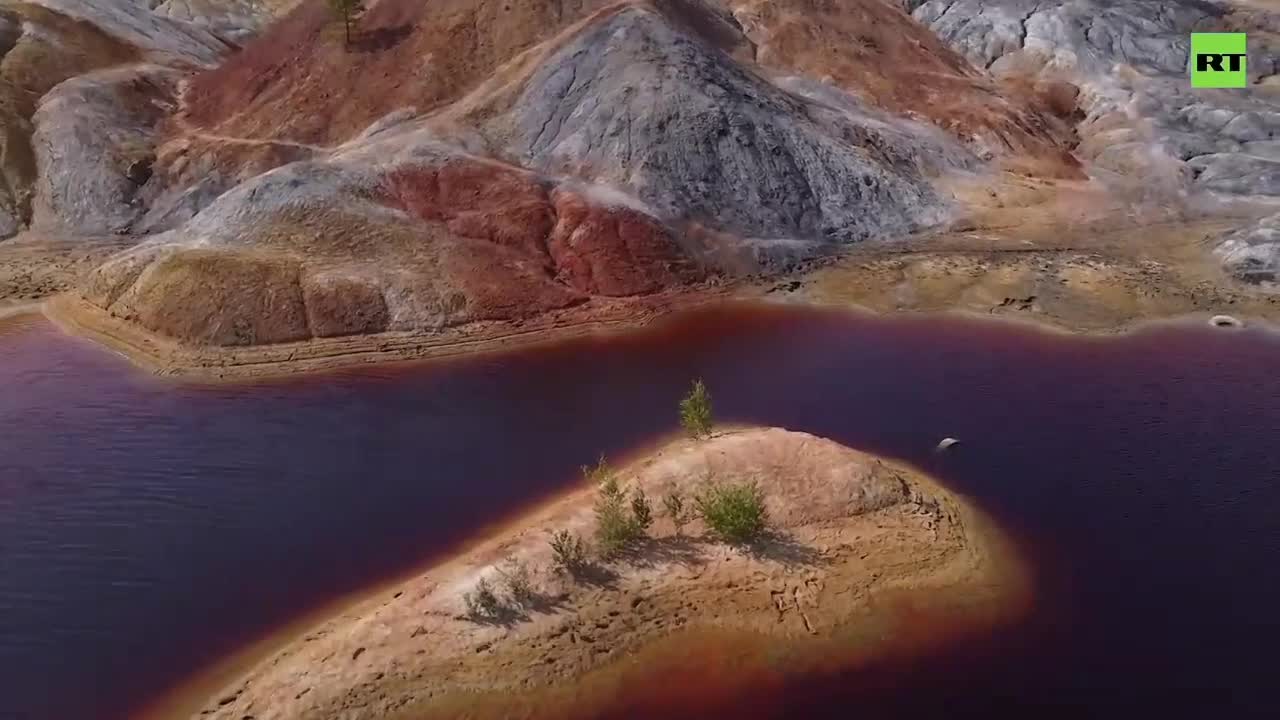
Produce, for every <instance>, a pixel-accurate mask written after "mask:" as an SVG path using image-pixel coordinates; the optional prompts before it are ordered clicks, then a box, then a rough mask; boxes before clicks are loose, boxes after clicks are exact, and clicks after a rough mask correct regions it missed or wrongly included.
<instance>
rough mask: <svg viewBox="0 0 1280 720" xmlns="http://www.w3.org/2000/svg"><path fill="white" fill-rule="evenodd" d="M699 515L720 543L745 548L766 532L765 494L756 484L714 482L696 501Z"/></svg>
mask: <svg viewBox="0 0 1280 720" xmlns="http://www.w3.org/2000/svg"><path fill="white" fill-rule="evenodd" d="M694 506H695V507H696V508H697V511H698V516H699V517H701V518H702V521H703V522H704V523H706V525H707V529H708V530H710V531H711V533H712V534H713V535H715V536H716V537H718V538H719V539H720V540H722V541H724V542H727V543H730V544H733V545H742V544H746V543H750V542H752V541H753V540H756V539H758V538H759V537H760V535H761V534H762V533H763V532H764V531H765V526H766V524H767V519H766V517H765V508H764V493H763V492H761V490H760V486H759V485H757V484H756V483H754V482H749V483H713V484H712V485H711V486H710V487H707V488H705V489H704V490H703V491H702V492H700V493H699V494H698V495H697V496H696V497H695V498H694Z"/></svg>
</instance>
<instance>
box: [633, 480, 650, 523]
mask: <svg viewBox="0 0 1280 720" xmlns="http://www.w3.org/2000/svg"><path fill="white" fill-rule="evenodd" d="M631 522H632V524H634V525H635V529H636V532H637V533H638V534H641V535H643V534H644V533H645V531H647V530H648V529H649V526H650V525H652V524H653V506H652V505H650V504H649V497H648V496H647V495H645V494H644V489H643V488H639V487H637V488H636V489H635V491H634V492H632V493H631Z"/></svg>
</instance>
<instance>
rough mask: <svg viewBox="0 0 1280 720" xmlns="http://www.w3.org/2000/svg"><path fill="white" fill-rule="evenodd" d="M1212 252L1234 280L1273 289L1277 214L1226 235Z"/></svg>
mask: <svg viewBox="0 0 1280 720" xmlns="http://www.w3.org/2000/svg"><path fill="white" fill-rule="evenodd" d="M1214 252H1216V253H1217V255H1218V257H1220V258H1222V263H1223V266H1224V267H1225V268H1226V270H1227V271H1228V272H1229V273H1231V274H1232V275H1233V276H1235V277H1236V278H1239V279H1240V280H1243V281H1245V282H1248V283H1257V284H1266V285H1268V286H1270V287H1272V288H1276V281H1277V278H1280V214H1276V215H1270V216H1268V217H1265V218H1263V219H1261V220H1259V221H1257V222H1256V223H1253V224H1251V225H1248V226H1245V227H1243V228H1240V229H1238V230H1234V231H1232V232H1230V233H1227V234H1226V235H1224V236H1223V237H1222V240H1221V244H1219V245H1218V247H1217V248H1216V249H1215V251H1214Z"/></svg>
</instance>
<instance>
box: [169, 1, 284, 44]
mask: <svg viewBox="0 0 1280 720" xmlns="http://www.w3.org/2000/svg"><path fill="white" fill-rule="evenodd" d="M151 1H152V2H153V3H154V2H155V0H151ZM154 12H155V13H156V14H157V15H163V16H164V17H168V18H172V19H174V20H179V21H183V22H186V23H190V24H192V25H196V26H198V27H202V28H206V29H207V30H209V31H210V32H212V33H213V34H214V35H217V36H218V37H220V38H226V39H228V40H232V41H234V42H237V43H239V42H244V41H245V40H247V39H248V38H250V37H252V36H253V35H255V34H256V33H257V32H258V31H259V30H261V29H262V27H263V26H264V25H266V23H268V22H269V21H270V20H271V18H272V17H274V13H273V12H272V11H271V9H270V8H269V7H268V6H267V5H266V4H264V3H263V2H262V0H164V1H163V2H161V3H160V4H159V5H156V7H155V10H154Z"/></svg>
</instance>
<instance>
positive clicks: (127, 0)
mask: <svg viewBox="0 0 1280 720" xmlns="http://www.w3.org/2000/svg"><path fill="white" fill-rule="evenodd" d="M32 2H34V3H35V4H37V5H43V6H45V7H47V8H49V9H50V10H56V11H58V12H60V13H62V14H64V15H67V16H68V17H73V18H76V19H79V20H84V21H86V22H89V23H92V24H94V25H96V26H97V27H98V28H100V29H101V30H102V31H103V32H105V33H107V34H108V35H111V36H113V37H115V38H117V39H119V40H121V41H123V42H126V43H128V44H130V45H133V46H134V47H136V48H138V49H139V50H141V51H143V52H144V53H145V54H146V55H147V59H148V60H149V61H151V62H155V63H159V64H165V65H192V66H209V65H213V64H214V63H216V62H218V60H219V59H220V58H221V57H222V56H223V55H225V54H227V53H228V52H229V51H230V50H231V49H232V48H231V47H230V46H229V45H228V44H227V43H226V42H225V41H224V40H222V39H221V38H219V37H218V36H217V35H215V34H214V33H212V32H210V31H209V29H208V28H206V27H202V26H200V25H197V24H194V23H191V22H186V21H185V20H184V19H175V18H173V17H169V16H168V15H165V14H162V13H157V12H152V11H151V7H150V6H152V5H154V4H155V3H151V2H148V0H32ZM206 4H207V3H206Z"/></svg>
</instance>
